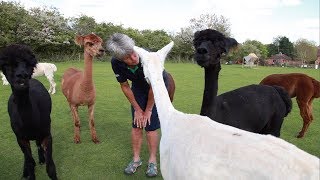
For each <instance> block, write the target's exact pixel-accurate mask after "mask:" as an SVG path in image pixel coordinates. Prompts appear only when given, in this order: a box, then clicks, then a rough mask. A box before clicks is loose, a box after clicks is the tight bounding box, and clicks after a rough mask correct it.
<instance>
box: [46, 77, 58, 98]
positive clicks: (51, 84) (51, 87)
mask: <svg viewBox="0 0 320 180" xmlns="http://www.w3.org/2000/svg"><path fill="white" fill-rule="evenodd" d="M47 79H48V81H49V83H50V88H49V93H51V94H55V93H56V83H55V82H54V79H53V74H52V75H47Z"/></svg>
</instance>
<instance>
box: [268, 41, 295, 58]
mask: <svg viewBox="0 0 320 180" xmlns="http://www.w3.org/2000/svg"><path fill="white" fill-rule="evenodd" d="M272 44H274V46H276V47H277V48H278V53H280V52H281V53H282V54H285V55H287V56H289V57H291V58H293V57H294V49H293V43H292V42H290V40H289V39H288V38H287V37H285V36H278V37H277V38H275V39H274V41H273V43H272ZM278 53H276V54H278Z"/></svg>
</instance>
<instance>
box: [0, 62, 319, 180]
mask: <svg viewBox="0 0 320 180" xmlns="http://www.w3.org/2000/svg"><path fill="white" fill-rule="evenodd" d="M55 64H56V66H57V67H58V71H57V72H56V74H55V81H56V83H57V87H56V88H57V93H56V94H54V95H52V96H51V98H52V103H53V106H52V113H51V119H52V123H51V125H52V130H51V132H52V135H53V158H54V161H55V164H56V168H57V174H58V178H59V179H68V180H69V179H70V180H82V179H120V180H122V179H128V180H129V179H139V180H140V179H148V178H147V177H146V176H145V171H146V168H147V167H146V162H147V160H148V150H147V144H146V140H145V139H144V142H143V147H142V152H141V158H142V160H143V165H142V166H141V167H140V168H139V169H138V170H137V172H136V174H135V175H133V176H126V175H124V173H123V170H124V168H125V166H126V165H127V163H128V162H129V161H130V160H131V157H132V148H131V138H130V132H131V110H130V106H129V102H128V100H127V99H126V97H125V96H124V95H123V93H122V91H121V89H120V86H119V83H118V82H117V81H116V79H115V77H114V74H113V72H112V69H111V64H110V62H97V61H94V66H93V70H94V71H93V78H94V83H95V86H96V93H97V98H96V106H95V111H94V114H95V127H96V131H97V135H98V137H99V139H100V141H101V143H100V144H94V143H93V142H92V141H91V137H90V130H89V124H88V111H87V107H85V106H82V107H80V108H79V117H80V120H81V143H80V144H74V143H73V121H72V116H71V112H70V109H69V106H68V103H67V101H66V99H65V97H64V96H63V94H62V92H61V90H60V89H61V77H62V74H63V72H64V71H65V70H66V69H67V68H69V67H78V68H80V69H83V62H61V63H55ZM165 67H166V70H167V71H168V72H170V73H171V74H172V76H173V78H174V80H175V83H176V93H175V99H174V102H173V104H174V106H175V108H176V109H178V110H179V111H182V112H184V113H192V114H199V112H200V108H201V102H202V95H203V85H204V77H203V74H204V73H203V68H200V67H199V66H198V65H196V64H191V63H179V64H177V63H166V64H165ZM289 72H300V73H305V74H308V75H310V76H312V77H314V78H316V79H317V80H320V79H319V78H320V77H319V71H317V70H315V69H302V68H277V67H274V68H271V67H259V68H258V69H247V68H241V66H239V65H230V66H225V65H222V70H221V71H220V76H219V92H218V93H219V94H221V93H223V92H226V91H230V90H233V89H235V88H238V87H241V86H245V85H249V84H257V83H259V82H260V81H261V79H262V78H263V77H265V76H267V75H269V74H272V73H289ZM38 79H39V80H40V81H41V82H43V83H44V85H45V86H46V87H47V88H48V87H49V83H48V81H47V80H46V78H45V77H38ZM0 92H1V93H0V102H1V103H0V114H1V116H0V122H1V126H0V139H1V141H0V147H1V151H0V164H1V168H0V179H20V177H21V176H22V164H23V154H22V152H21V149H20V148H19V145H18V144H17V142H16V139H15V135H14V133H13V132H12V130H11V127H10V121H9V115H8V112H7V100H8V98H9V95H10V93H11V89H10V87H9V86H3V85H0ZM292 101H293V109H292V112H291V113H290V114H289V115H288V117H286V118H285V120H284V123H283V126H282V130H281V138H282V139H284V140H286V141H288V142H291V143H293V144H294V145H296V146H297V147H299V148H301V149H302V150H305V151H307V152H309V153H311V154H313V155H316V156H318V157H320V144H319V133H320V116H319V114H320V109H319V108H318V107H320V100H319V99H315V100H314V101H313V107H314V109H313V116H314V120H313V122H312V123H311V125H310V127H309V130H308V132H307V133H306V135H305V137H304V138H303V139H297V138H296V137H295V135H297V133H298V131H299V130H300V129H301V126H302V119H301V117H300V114H299V108H298V106H297V103H296V101H295V99H292ZM186 142H187V140H186ZM31 147H32V150H33V151H32V152H33V157H34V159H35V161H36V163H37V165H36V167H35V169H36V171H35V172H36V177H37V179H49V178H48V176H47V174H46V168H45V165H39V163H38V156H37V151H36V149H37V148H36V145H35V142H31ZM157 157H158V165H160V161H159V155H158V156H157ZM158 168H159V169H160V166H158ZM153 179H155V180H160V179H162V178H161V174H160V175H159V176H158V177H156V178H153Z"/></svg>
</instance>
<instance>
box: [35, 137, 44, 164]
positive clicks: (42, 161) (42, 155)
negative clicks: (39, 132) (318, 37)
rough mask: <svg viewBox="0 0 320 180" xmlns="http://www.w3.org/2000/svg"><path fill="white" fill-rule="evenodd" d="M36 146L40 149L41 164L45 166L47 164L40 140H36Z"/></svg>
mask: <svg viewBox="0 0 320 180" xmlns="http://www.w3.org/2000/svg"><path fill="white" fill-rule="evenodd" d="M36 144H37V147H38V157H39V164H44V163H45V158H44V150H43V147H42V146H41V142H40V141H39V140H36Z"/></svg>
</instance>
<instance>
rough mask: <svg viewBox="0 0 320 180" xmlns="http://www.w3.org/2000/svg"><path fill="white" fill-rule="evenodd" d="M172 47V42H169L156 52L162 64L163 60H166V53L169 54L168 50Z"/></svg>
mask: <svg viewBox="0 0 320 180" xmlns="http://www.w3.org/2000/svg"><path fill="white" fill-rule="evenodd" d="M173 45H174V42H173V41H171V42H170V43H169V44H167V45H166V46H165V47H163V48H162V49H160V50H158V51H157V54H158V55H159V56H160V57H161V61H162V63H164V60H165V59H166V57H167V55H168V53H169V52H170V50H171V49H172V47H173Z"/></svg>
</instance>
